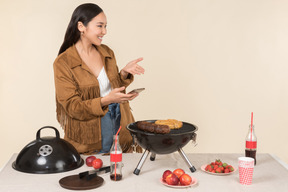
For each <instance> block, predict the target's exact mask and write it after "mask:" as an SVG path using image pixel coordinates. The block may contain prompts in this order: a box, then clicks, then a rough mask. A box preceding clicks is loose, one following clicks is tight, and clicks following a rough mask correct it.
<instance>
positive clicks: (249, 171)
mask: <svg viewBox="0 0 288 192" xmlns="http://www.w3.org/2000/svg"><path fill="white" fill-rule="evenodd" d="M238 166H239V180H240V183H241V184H242V185H251V184H252V177H253V170H254V159H253V158H251V157H239V158H238Z"/></svg>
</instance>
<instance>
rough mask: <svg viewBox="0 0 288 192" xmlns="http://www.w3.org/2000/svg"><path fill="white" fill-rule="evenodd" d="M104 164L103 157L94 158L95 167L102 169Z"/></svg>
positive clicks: (93, 164)
mask: <svg viewBox="0 0 288 192" xmlns="http://www.w3.org/2000/svg"><path fill="white" fill-rule="evenodd" d="M102 165H103V161H102V160H101V159H94V160H93V162H92V166H93V167H94V169H100V168H101V167H102Z"/></svg>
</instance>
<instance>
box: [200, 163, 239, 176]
mask: <svg viewBox="0 0 288 192" xmlns="http://www.w3.org/2000/svg"><path fill="white" fill-rule="evenodd" d="M207 165H208V164H205V165H202V166H201V170H202V171H204V172H205V173H209V174H212V175H222V176H223V175H230V174H232V173H234V172H235V171H236V170H237V169H236V168H235V167H233V166H232V167H233V169H234V171H232V172H229V173H212V172H209V171H206V170H205V167H206V166H207Z"/></svg>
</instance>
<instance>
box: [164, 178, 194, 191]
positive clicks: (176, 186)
mask: <svg viewBox="0 0 288 192" xmlns="http://www.w3.org/2000/svg"><path fill="white" fill-rule="evenodd" d="M190 177H191V178H192V182H191V184H190V185H180V184H178V185H168V183H166V182H165V181H163V179H162V178H161V179H160V182H161V183H162V184H163V185H165V186H167V187H172V188H187V187H192V186H194V185H196V184H197V183H198V181H197V179H196V178H195V177H192V176H190Z"/></svg>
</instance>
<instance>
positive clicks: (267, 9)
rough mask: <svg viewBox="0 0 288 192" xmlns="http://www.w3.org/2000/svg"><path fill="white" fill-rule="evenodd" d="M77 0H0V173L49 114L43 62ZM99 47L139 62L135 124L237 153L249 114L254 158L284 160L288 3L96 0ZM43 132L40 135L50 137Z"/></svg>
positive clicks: (52, 121)
mask: <svg viewBox="0 0 288 192" xmlns="http://www.w3.org/2000/svg"><path fill="white" fill-rule="evenodd" d="M83 2H86V1H80V0H74V1H70V0H65V1H64V0H63V1H58V0H57V1H56V0H47V1H44V0H41V1H36V0H34V1H32V0H24V1H23V0H18V1H10V0H1V1H0V18H1V25H0V29H1V30H0V31H1V32H0V33H1V35H0V42H1V43H0V64H1V65H0V67H1V68H0V82H1V84H0V86H1V87H0V88H1V89H0V91H1V92H0V137H1V139H0V151H1V155H0V167H2V166H3V165H4V164H5V162H7V161H8V159H9V158H10V157H11V155H12V154H13V153H16V152H19V151H20V150H21V149H22V148H23V147H24V146H25V145H26V144H28V143H29V142H30V141H32V140H34V139H35V135H36V132H37V130H38V129H39V128H41V127H42V126H45V125H52V126H55V127H57V128H58V129H59V130H60V132H61V136H63V131H62V130H61V129H60V127H59V125H58V123H57V121H56V114H55V96H54V79H53V68H52V64H53V61H54V59H55V58H56V56H57V52H58V50H59V47H60V45H61V43H62V41H63V37H64V33H65V30H66V27H67V25H68V22H69V20H70V17H71V15H72V12H73V10H74V9H75V8H76V7H77V6H78V5H79V4H81V3H83ZM92 2H95V3H97V4H99V5H100V6H101V7H102V8H103V9H104V11H105V13H106V15H107V18H108V34H107V35H106V37H105V39H104V42H103V43H105V44H107V45H109V46H110V47H111V48H112V49H113V50H114V51H115V54H116V57H117V60H118V65H119V66H120V68H122V67H123V66H124V65H125V64H126V63H127V62H129V61H130V60H132V59H135V58H137V57H140V56H143V57H144V61H143V62H142V63H141V64H142V65H143V67H145V69H146V73H145V75H143V76H137V77H136V80H135V82H134V84H133V85H131V87H129V88H128V90H131V89H132V88H138V87H145V88H146V91H145V92H143V93H141V95H140V96H139V97H138V98H137V99H136V100H134V101H133V102H131V106H132V109H133V112H134V115H135V118H136V120H143V119H158V118H175V119H179V120H182V121H186V122H190V123H193V124H195V125H197V126H198V127H199V130H198V131H197V134H198V137H197V143H198V145H197V146H196V147H195V148H194V147H193V146H192V144H191V143H189V144H188V145H187V146H186V147H185V148H184V150H185V151H186V152H195V153H196V152H197V153H198V152H200V153H202V152H203V153H204V152H205V153H206V152H208V153H218V152H219V153H220V152H224V153H226V152H227V153H234V152H235V153H239V152H240V153H244V141H245V137H246V134H247V131H248V126H249V123H250V113H251V112H252V111H253V112H254V122H255V128H256V134H257V137H258V152H260V153H273V154H276V155H277V156H278V157H280V158H281V159H282V160H284V161H285V162H288V153H287V148H286V146H287V134H288V130H287V124H288V118H287V114H288V101H287V98H288V90H287V81H288V75H287V72H288V65H287V62H288V58H287V55H288V54H287V45H288V12H287V10H288V1H286V0H282V1H281V0H217V1H216V0H214V1H213V0H210V1H208V0H198V1H196V0H175V1H172V0H170V1H168V0H145V1H144V0H121V1H119V0H105V1H92ZM53 134H54V133H53V132H50V131H48V130H46V131H43V132H42V135H43V136H45V135H53Z"/></svg>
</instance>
